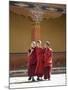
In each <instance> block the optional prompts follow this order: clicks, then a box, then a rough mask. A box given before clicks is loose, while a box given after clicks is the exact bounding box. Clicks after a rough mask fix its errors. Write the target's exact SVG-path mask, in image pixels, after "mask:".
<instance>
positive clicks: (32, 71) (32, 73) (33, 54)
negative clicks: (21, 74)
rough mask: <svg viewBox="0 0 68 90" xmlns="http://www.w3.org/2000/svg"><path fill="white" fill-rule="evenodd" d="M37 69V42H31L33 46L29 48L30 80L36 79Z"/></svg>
mask: <svg viewBox="0 0 68 90" xmlns="http://www.w3.org/2000/svg"><path fill="white" fill-rule="evenodd" d="M35 69H36V43H35V42H34V41H33V42H32V43H31V48H30V49H29V50H28V76H29V78H28V80H31V79H32V81H35V79H34V76H35Z"/></svg>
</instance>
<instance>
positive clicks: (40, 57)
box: [35, 40, 44, 80]
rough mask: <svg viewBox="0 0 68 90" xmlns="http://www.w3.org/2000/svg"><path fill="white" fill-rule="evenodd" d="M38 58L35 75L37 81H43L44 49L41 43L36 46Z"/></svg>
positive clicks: (38, 42)
mask: <svg viewBox="0 0 68 90" xmlns="http://www.w3.org/2000/svg"><path fill="white" fill-rule="evenodd" d="M36 57H37V66H36V70H35V74H36V75H37V80H41V79H42V76H43V70H44V67H43V49H42V48H41V41H40V40H39V41H37V46H36Z"/></svg>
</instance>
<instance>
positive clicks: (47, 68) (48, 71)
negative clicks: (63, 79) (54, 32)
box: [43, 48, 52, 79]
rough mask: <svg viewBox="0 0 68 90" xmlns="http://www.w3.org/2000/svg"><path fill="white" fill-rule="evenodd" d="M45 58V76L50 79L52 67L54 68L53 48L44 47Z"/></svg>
mask: <svg viewBox="0 0 68 90" xmlns="http://www.w3.org/2000/svg"><path fill="white" fill-rule="evenodd" d="M43 60H44V78H45V79H50V74H51V68H52V49H51V48H44V49H43Z"/></svg>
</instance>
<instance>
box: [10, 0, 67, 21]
mask: <svg viewBox="0 0 68 90" xmlns="http://www.w3.org/2000/svg"><path fill="white" fill-rule="evenodd" d="M10 10H11V11H13V12H14V13H17V14H20V15H24V16H26V17H29V16H30V17H31V18H32V20H33V21H37V22H39V21H42V19H43V18H57V17H59V16H61V15H62V14H66V5H64V4H48V3H32V2H17V1H16V2H15V1H10Z"/></svg>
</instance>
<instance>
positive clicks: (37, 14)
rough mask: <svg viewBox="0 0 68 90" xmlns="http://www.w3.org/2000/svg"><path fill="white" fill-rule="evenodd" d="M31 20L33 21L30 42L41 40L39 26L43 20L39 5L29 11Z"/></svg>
mask: <svg viewBox="0 0 68 90" xmlns="http://www.w3.org/2000/svg"><path fill="white" fill-rule="evenodd" d="M30 12H31V18H32V20H33V29H32V40H35V41H37V40H41V26H40V22H41V21H42V19H43V11H42V10H41V8H40V6H39V5H36V6H35V8H33V9H31V10H30Z"/></svg>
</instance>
